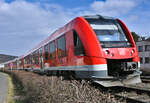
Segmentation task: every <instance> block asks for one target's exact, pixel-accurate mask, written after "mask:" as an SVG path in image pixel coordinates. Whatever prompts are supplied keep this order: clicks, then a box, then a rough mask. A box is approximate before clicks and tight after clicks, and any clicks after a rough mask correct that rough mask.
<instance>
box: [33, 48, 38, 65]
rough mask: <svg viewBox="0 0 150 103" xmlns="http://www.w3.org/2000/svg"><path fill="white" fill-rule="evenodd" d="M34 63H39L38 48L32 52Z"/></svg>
mask: <svg viewBox="0 0 150 103" xmlns="http://www.w3.org/2000/svg"><path fill="white" fill-rule="evenodd" d="M34 53H35V54H34V63H35V64H39V50H37V51H35V52H34Z"/></svg>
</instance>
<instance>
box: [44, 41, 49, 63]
mask: <svg viewBox="0 0 150 103" xmlns="http://www.w3.org/2000/svg"><path fill="white" fill-rule="evenodd" d="M44 50H45V60H48V44H47V45H45V46H44Z"/></svg>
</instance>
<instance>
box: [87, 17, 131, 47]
mask: <svg viewBox="0 0 150 103" xmlns="http://www.w3.org/2000/svg"><path fill="white" fill-rule="evenodd" d="M86 20H87V21H88V22H89V24H90V25H91V27H92V29H93V30H94V32H95V34H96V36H97V38H98V40H99V42H100V44H101V46H102V48H118V47H131V46H132V45H131V42H130V40H129V38H128V36H127V34H126V33H125V32H124V29H123V28H122V26H121V24H120V23H119V22H118V21H117V20H114V19H86Z"/></svg>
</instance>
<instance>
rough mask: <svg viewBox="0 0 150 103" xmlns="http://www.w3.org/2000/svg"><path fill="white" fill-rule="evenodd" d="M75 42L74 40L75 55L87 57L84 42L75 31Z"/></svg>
mask: <svg viewBox="0 0 150 103" xmlns="http://www.w3.org/2000/svg"><path fill="white" fill-rule="evenodd" d="M73 40H74V53H75V55H82V56H85V51H84V47H83V45H82V42H81V40H80V38H79V36H78V33H77V32H76V31H75V30H73Z"/></svg>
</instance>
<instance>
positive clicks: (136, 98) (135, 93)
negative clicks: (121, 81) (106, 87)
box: [114, 86, 150, 103]
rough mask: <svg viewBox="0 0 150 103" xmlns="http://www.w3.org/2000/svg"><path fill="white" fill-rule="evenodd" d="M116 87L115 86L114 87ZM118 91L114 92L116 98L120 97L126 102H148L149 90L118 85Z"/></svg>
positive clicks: (149, 99)
mask: <svg viewBox="0 0 150 103" xmlns="http://www.w3.org/2000/svg"><path fill="white" fill-rule="evenodd" d="M116 89H117V88H116ZM118 89H119V90H120V91H119V92H115V93H114V96H115V97H116V98H122V99H124V100H125V101H126V102H127V103H150V90H148V89H144V88H138V87H131V86H122V87H118Z"/></svg>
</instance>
